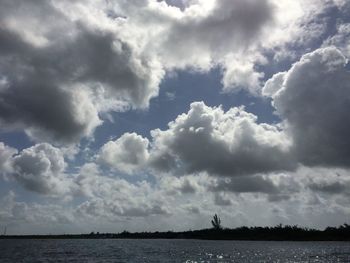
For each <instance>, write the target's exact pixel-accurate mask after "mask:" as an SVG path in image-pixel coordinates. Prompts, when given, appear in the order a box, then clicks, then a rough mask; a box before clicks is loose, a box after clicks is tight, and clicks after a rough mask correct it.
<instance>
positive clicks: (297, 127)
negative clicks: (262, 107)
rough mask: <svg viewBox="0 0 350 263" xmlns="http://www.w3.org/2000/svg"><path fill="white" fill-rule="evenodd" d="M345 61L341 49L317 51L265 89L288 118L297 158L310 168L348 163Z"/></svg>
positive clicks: (349, 81) (349, 93) (349, 90)
mask: <svg viewBox="0 0 350 263" xmlns="http://www.w3.org/2000/svg"><path fill="white" fill-rule="evenodd" d="M346 63H347V62H346V58H345V57H344V56H343V54H342V53H341V52H340V51H339V50H338V49H336V48H334V47H330V48H322V49H318V50H316V51H314V52H312V53H309V54H306V55H304V56H303V57H302V58H301V59H300V61H298V62H297V63H295V64H294V65H293V67H292V68H291V69H290V70H289V71H288V72H287V73H284V75H283V77H282V78H281V77H278V78H274V79H272V80H271V82H268V83H267V86H266V87H265V92H267V93H271V96H272V98H273V106H274V107H275V108H276V110H277V113H278V114H279V115H280V117H281V118H282V119H283V120H284V121H285V122H286V131H287V132H288V133H289V134H290V136H291V138H292V139H293V145H294V146H293V147H294V150H295V152H296V156H297V157H298V159H299V162H301V163H303V164H305V165H307V166H317V165H319V166H326V167H329V166H339V167H344V166H346V167H348V166H349V165H350V162H349V158H348V156H350V140H349V136H348V135H349V134H350V125H349V124H350V116H349V114H348V109H349V107H350V100H349V97H350V73H349V72H348V70H347V69H346V67H345V65H346ZM280 76H281V75H280Z"/></svg>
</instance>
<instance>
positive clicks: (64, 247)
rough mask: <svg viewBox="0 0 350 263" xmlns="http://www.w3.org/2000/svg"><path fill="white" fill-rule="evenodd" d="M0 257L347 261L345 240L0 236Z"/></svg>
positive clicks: (349, 257) (18, 259) (17, 259)
mask: <svg viewBox="0 0 350 263" xmlns="http://www.w3.org/2000/svg"><path fill="white" fill-rule="evenodd" d="M0 262H1V263H7V262H11V263H12V262H89V263H93V262H135V263H138V262H189V263H192V262H244V263H246V262H252V263H260V262H266V263H267V262H269V263H270V262H278V263H281V262H305V263H306V262H308V263H309V262H322V263H323V262H325V263H329V262H350V243H346V242H267V241H200V240H121V239H96V240H94V239H86V240H84V239H75V240H68V239H65V240H0Z"/></svg>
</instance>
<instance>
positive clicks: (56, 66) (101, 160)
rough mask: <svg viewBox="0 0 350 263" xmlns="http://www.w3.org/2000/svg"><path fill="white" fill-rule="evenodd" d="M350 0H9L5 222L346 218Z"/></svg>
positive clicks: (1, 12)
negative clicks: (214, 217) (215, 218)
mask: <svg viewBox="0 0 350 263" xmlns="http://www.w3.org/2000/svg"><path fill="white" fill-rule="evenodd" d="M348 58H350V2H349V1H348V0H308V1H305V0H166V1H164V0H134V1H127V0H104V1H98V0H75V1H70V0H60V1H55V0H2V1H0V230H1V231H2V229H3V228H4V227H5V226H7V228H8V233H11V234H30V233H37V234H47V233H85V232H91V231H99V232H118V231H123V230H128V231H143V230H151V231H155V230H160V231H161V230H188V229H198V228H205V227H210V217H211V216H212V215H213V214H214V213H218V214H219V215H220V216H221V218H222V222H223V224H224V226H226V227H237V226H241V225H248V226H254V225H259V226H260V225H275V224H278V223H283V224H299V225H302V226H309V227H316V228H323V227H325V226H327V225H332V226H336V225H339V224H342V223H344V222H349V220H350V201H349V200H350V199H349V197H350V137H349V134H350V114H349V110H350V64H349V63H348Z"/></svg>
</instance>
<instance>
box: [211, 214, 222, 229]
mask: <svg viewBox="0 0 350 263" xmlns="http://www.w3.org/2000/svg"><path fill="white" fill-rule="evenodd" d="M211 224H212V225H213V228H214V229H215V230H221V229H222V226H221V219H220V217H218V215H217V214H215V215H214V217H213V220H211Z"/></svg>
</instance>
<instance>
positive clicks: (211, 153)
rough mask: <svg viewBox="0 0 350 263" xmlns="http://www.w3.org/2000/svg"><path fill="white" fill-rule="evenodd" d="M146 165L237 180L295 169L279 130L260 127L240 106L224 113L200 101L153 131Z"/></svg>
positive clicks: (288, 145) (282, 134)
mask: <svg viewBox="0 0 350 263" xmlns="http://www.w3.org/2000/svg"><path fill="white" fill-rule="evenodd" d="M151 134H152V137H153V142H152V144H151V145H152V149H151V156H150V165H152V166H153V167H154V168H155V169H158V170H160V171H165V172H166V171H171V170H174V171H177V172H179V173H196V172H207V173H209V174H213V175H223V176H240V175H249V174H255V173H266V172H270V171H277V170H284V169H293V168H294V167H295V163H294V161H293V156H292V155H290V153H289V147H290V145H291V142H290V141H289V140H288V138H287V137H286V135H285V134H284V133H283V132H282V131H280V130H279V128H278V127H277V126H273V125H268V124H264V123H262V124H258V123H257V117H256V116H254V115H253V114H250V113H247V112H246V111H244V109H243V108H232V109H230V110H229V111H227V112H224V111H223V110H222V109H221V108H220V107H219V108H211V107H208V106H206V105H205V104H204V103H203V102H196V103H192V104H191V109H190V111H189V112H188V113H187V114H182V115H180V116H178V117H177V118H176V120H175V121H173V122H170V123H169V129H168V130H165V131H161V130H154V131H152V133H151Z"/></svg>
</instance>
